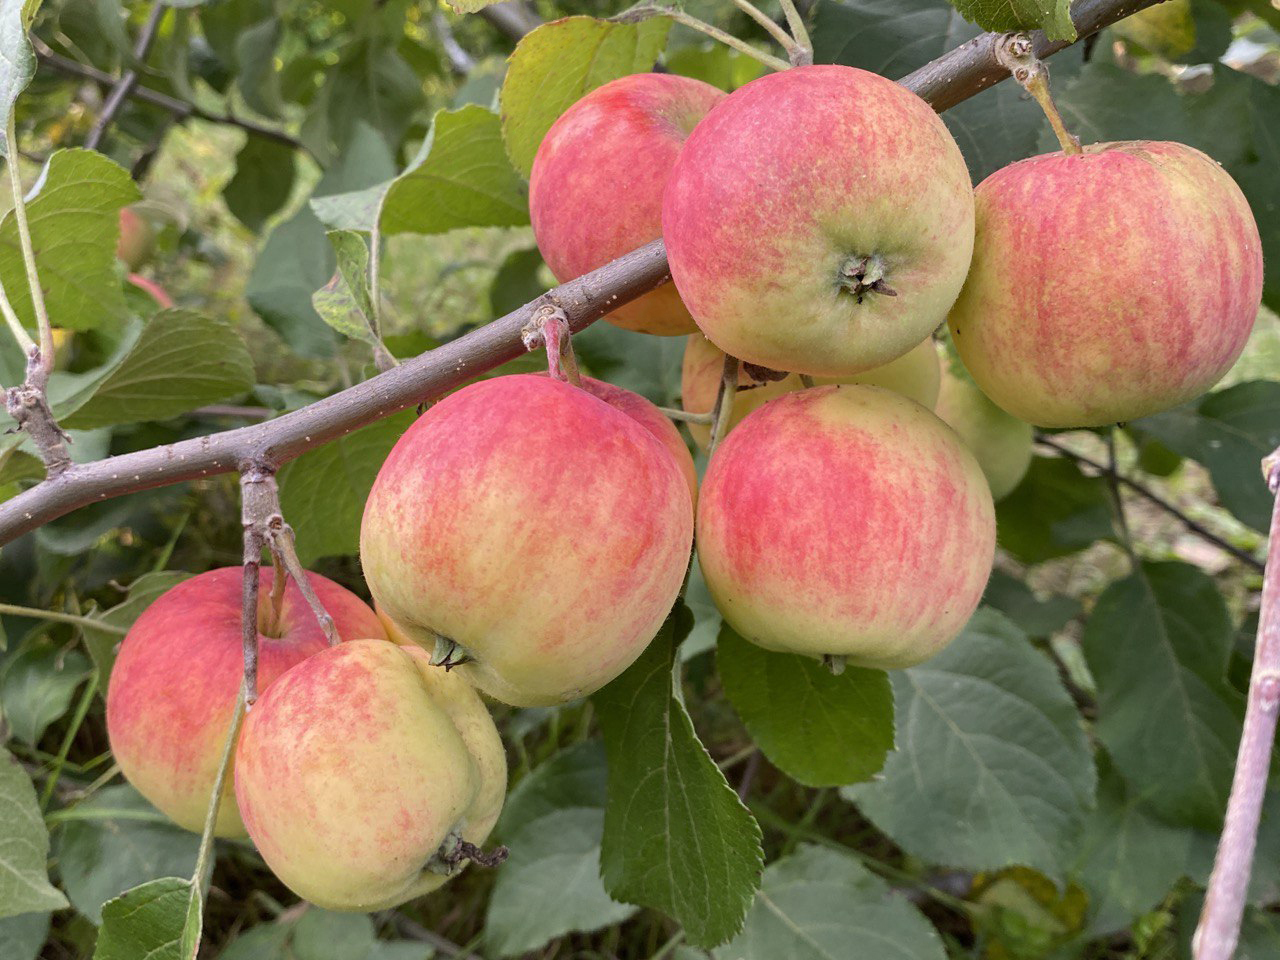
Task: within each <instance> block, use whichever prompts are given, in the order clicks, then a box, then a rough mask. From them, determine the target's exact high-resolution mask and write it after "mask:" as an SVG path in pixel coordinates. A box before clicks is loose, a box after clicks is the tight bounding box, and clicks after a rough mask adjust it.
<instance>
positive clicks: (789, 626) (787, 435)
mask: <svg viewBox="0 0 1280 960" xmlns="http://www.w3.org/2000/svg"><path fill="white" fill-rule="evenodd" d="M995 539H996V530H995V509H994V507H993V506H992V502H991V491H990V490H988V489H987V482H986V479H985V478H984V477H983V475H982V469H981V468H980V467H979V466H978V464H977V461H975V460H974V458H973V455H972V454H971V453H970V452H969V451H968V450H966V449H965V447H964V444H962V443H961V442H960V439H959V438H958V437H957V436H956V435H955V432H954V431H952V430H951V429H950V428H949V427H947V425H946V424H944V423H943V422H942V421H941V420H939V419H938V418H937V417H936V416H934V415H933V414H932V413H930V412H929V411H928V410H926V409H925V408H924V407H922V406H920V405H919V404H918V403H914V402H912V401H910V400H907V399H906V398H905V397H901V396H899V395H898V394H896V393H893V392H892V391H889V390H885V389H884V388H882V387H872V386H865V385H857V386H826V387H815V388H814V389H812V390H802V391H800V392H798V393H789V394H786V395H784V396H781V397H778V398H777V399H776V400H774V401H773V402H772V403H768V404H766V405H765V406H763V407H761V408H760V409H758V410H756V411H755V412H754V413H751V414H749V415H748V416H747V417H746V418H745V419H744V420H743V421H742V423H740V424H738V427H737V429H736V430H734V431H733V432H732V433H730V434H729V435H728V437H726V438H725V441H724V443H723V444H722V445H721V446H720V447H719V448H718V449H717V450H716V453H715V454H714V455H713V456H712V458H711V463H710V465H709V466H708V468H707V472H706V474H705V476H704V477H703V483H702V491H701V493H700V495H699V498H698V560H699V563H700V564H701V565H702V573H703V576H704V577H705V579H706V582H707V587H708V589H709V590H710V591H711V596H712V598H713V599H714V600H715V603H716V606H717V607H718V608H719V609H720V612H721V614H723V615H724V618H725V620H726V621H727V622H728V623H729V625H730V626H732V627H733V628H734V629H735V630H736V631H738V633H740V634H741V635H742V636H743V637H744V638H746V639H747V640H750V641H752V642H754V643H756V644H758V645H760V646H762V647H765V648H767V649H770V650H777V651H782V652H785V653H798V654H805V655H808V656H815V657H827V656H831V657H844V658H846V659H847V661H848V662H849V663H850V664H853V665H855V666H862V667H877V668H892V667H909V666H912V665H913V664H917V663H920V662H922V661H924V660H927V659H928V658H929V657H931V656H933V655H934V654H936V653H938V652H939V651H940V650H941V649H942V648H943V647H945V646H946V645H947V644H948V643H949V642H950V641H951V640H952V638H953V637H955V635H956V634H957V633H959V631H960V630H961V628H962V627H963V626H964V625H965V623H966V622H967V621H968V619H969V617H970V616H971V615H972V613H973V611H974V610H975V609H976V607H977V605H978V601H979V600H980V599H981V597H982V591H983V588H984V587H985V585H986V582H987V577H988V575H989V574H990V572H991V564H992V560H993V557H994V552H995Z"/></svg>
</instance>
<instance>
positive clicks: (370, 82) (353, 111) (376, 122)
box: [302, 4, 424, 186]
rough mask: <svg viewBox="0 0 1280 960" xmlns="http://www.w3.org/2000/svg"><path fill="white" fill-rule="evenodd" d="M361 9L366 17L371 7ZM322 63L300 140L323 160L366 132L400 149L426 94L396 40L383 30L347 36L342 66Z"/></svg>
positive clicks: (341, 54) (340, 57)
mask: <svg viewBox="0 0 1280 960" xmlns="http://www.w3.org/2000/svg"><path fill="white" fill-rule="evenodd" d="M357 9H359V10H360V12H361V13H362V14H363V13H364V12H365V11H367V10H368V9H369V7H368V5H367V4H364V5H361V6H359V7H358V8H357ZM400 29H403V27H401V28H400ZM321 64H323V65H321ZM321 64H317V68H318V69H319V70H320V71H321V73H322V75H323V77H324V85H323V86H322V87H321V89H320V92H319V94H317V95H316V96H315V98H314V99H313V100H312V101H311V104H310V109H309V112H308V114H307V118H306V121H305V122H304V124H303V129H302V140H303V142H304V143H306V144H307V145H308V146H309V147H310V148H311V150H312V152H313V153H315V154H317V155H319V156H331V155H332V154H333V153H334V152H335V151H337V152H340V153H341V152H345V151H346V150H348V149H349V147H350V146H351V144H352V142H353V141H354V140H355V139H357V138H359V137H362V136H364V135H365V131H368V130H372V131H373V132H374V133H375V134H376V136H377V137H378V139H379V140H380V141H381V142H382V144H383V145H384V147H385V146H387V145H392V146H396V145H399V144H400V142H401V141H402V140H403V139H404V137H405V132H406V131H407V129H408V127H409V125H410V123H411V122H412V120H413V119H414V117H415V115H416V114H417V112H418V111H419V110H420V109H421V107H422V106H423V100H424V90H423V84H422V81H421V80H420V79H419V78H418V75H417V74H416V73H415V72H414V70H413V67H411V66H410V65H409V64H408V62H407V61H406V60H405V58H404V57H403V56H402V55H401V54H400V52H399V50H397V44H396V42H395V40H394V38H393V37H392V36H390V35H388V34H387V33H384V32H383V31H380V30H366V31H362V33H361V34H360V35H356V36H352V35H351V34H348V35H347V42H345V43H343V44H341V46H340V47H339V48H338V62H337V63H336V64H330V63H329V62H327V61H322V62H321ZM389 176H390V174H388V175H387V176H384V177H379V178H378V179H380V180H385V179H387V178H388V177H389ZM366 185H367V184H361V186H366Z"/></svg>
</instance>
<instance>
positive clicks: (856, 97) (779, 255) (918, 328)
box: [662, 65, 973, 377]
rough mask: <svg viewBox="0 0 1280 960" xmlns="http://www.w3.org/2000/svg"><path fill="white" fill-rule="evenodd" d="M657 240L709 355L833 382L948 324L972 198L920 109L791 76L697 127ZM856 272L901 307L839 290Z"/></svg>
mask: <svg viewBox="0 0 1280 960" xmlns="http://www.w3.org/2000/svg"><path fill="white" fill-rule="evenodd" d="M662 235H663V238H664V239H665V240H666V246H667V258H668V261H669V263H670V265H671V275H672V277H673V279H674V280H675V285H676V287H677V289H678V290H679V291H680V296H681V297H682V298H683V299H684V302H685V304H686V305H687V306H688V308H689V312H690V313H691V314H693V317H694V319H695V320H696V321H697V323H698V327H699V328H700V329H701V330H702V332H703V334H705V335H706V337H707V339H709V340H710V341H711V342H712V343H714V344H715V345H716V346H718V347H719V348H720V349H721V350H724V351H725V352H726V353H729V354H731V355H733V356H735V357H738V358H740V359H742V360H745V361H748V362H750V363H754V364H758V365H760V366H763V367H768V368H770V369H773V370H789V371H792V372H794V373H808V374H814V375H817V376H828V377H842V376H847V375H849V374H854V373H860V372H862V371H863V370H869V369H871V368H872V367H878V366H881V365H883V364H885V363H888V362H889V361H890V360H893V359H895V358H896V357H900V356H902V355H903V354H904V353H906V352H907V351H908V350H910V349H911V348H912V347H914V346H915V345H916V344H918V343H921V342H923V341H924V340H925V339H927V338H928V337H929V335H930V334H932V333H933V331H934V330H935V329H936V328H937V327H938V326H939V325H941V323H942V322H943V320H944V319H945V318H946V315H947V311H948V310H949V309H950V307H951V304H952V303H953V302H954V301H955V298H956V295H957V294H958V293H959V292H960V287H961V285H962V284H963V283H964V276H965V272H966V271H967V270H968V267H969V258H970V255H971V253H972V242H973V187H972V184H971V182H970V178H969V172H968V170H967V169H966V167H965V163H964V158H963V157H962V156H961V154H960V149H959V147H957V146H956V143H955V140H953V139H952V137H951V134H950V133H949V132H948V131H947V128H946V127H945V126H944V125H943V123H942V121H941V120H940V119H938V116H937V115H936V114H935V113H934V112H933V110H932V109H931V108H930V107H929V105H928V104H927V103H925V102H924V101H923V100H921V99H920V98H919V97H917V96H916V95H915V94H913V93H911V92H910V91H908V90H906V89H905V88H903V87H901V86H899V85H898V84H896V83H893V82H892V81H890V80H886V79H885V78H883V77H879V76H876V75H875V74H872V73H868V72H866V71H864V70H857V69H854V68H852V67H843V66H834V65H822V66H807V67H795V68H793V69H791V70H785V71H783V72H781V73H774V74H769V75H767V76H764V77H761V78H760V79H759V80H753V81H752V82H751V83H748V84H746V85H745V86H743V87H741V88H739V89H738V90H736V91H734V92H733V93H731V94H730V95H729V96H728V98H727V99H725V100H724V102H722V103H720V104H719V105H718V106H716V107H715V108H714V109H712V111H711V112H710V113H709V114H707V116H706V117H705V118H704V119H703V121H702V122H701V123H700V124H698V127H697V129H695V130H694V132H693V133H692V134H691V135H690V137H689V139H688V141H687V142H686V143H685V147H684V149H683V150H682V151H681V152H680V155H679V157H678V158H677V160H676V164H675V168H674V169H673V170H672V171H671V178H670V180H668V182H667V189H666V193H665V195H664V197H663V203H662ZM866 257H870V258H873V260H874V262H875V263H877V264H878V265H879V267H881V268H882V269H883V280H884V282H885V283H886V284H887V285H888V286H889V288H891V289H892V290H893V291H896V293H897V296H889V295H886V294H885V293H881V292H878V291H876V290H866V291H864V292H863V293H862V294H861V295H860V296H859V295H857V294H855V293H853V292H851V291H850V290H848V289H845V288H844V287H842V285H841V278H842V275H843V271H844V270H845V269H846V268H850V269H851V268H852V267H851V265H852V264H853V263H854V262H861V260H862V259H863V258H866ZM868 279H870V277H869V278H868ZM859 299H861V302H859Z"/></svg>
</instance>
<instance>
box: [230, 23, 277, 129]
mask: <svg viewBox="0 0 1280 960" xmlns="http://www.w3.org/2000/svg"><path fill="white" fill-rule="evenodd" d="M283 33H284V23H283V21H281V19H280V18H279V17H268V18H267V19H265V20H263V21H261V22H259V23H256V24H254V25H253V26H251V27H248V28H246V29H245V30H243V31H242V32H241V33H240V35H239V36H238V37H237V38H236V44H235V58H236V66H237V67H238V68H239V69H238V70H237V71H236V73H237V76H236V86H237V87H239V88H240V93H241V94H242V95H243V96H244V102H245V103H247V104H248V105H249V106H250V107H252V108H253V109H254V110H255V111H256V112H257V113H260V114H262V115H263V116H264V117H270V118H273V119H275V118H278V117H279V116H280V114H281V112H282V110H283V108H284V102H283V100H282V98H281V96H280V74H279V72H278V71H277V70H276V69H275V59H276V48H277V47H278V46H279V45H280V39H281V35H282V34H283Z"/></svg>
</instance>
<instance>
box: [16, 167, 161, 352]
mask: <svg viewBox="0 0 1280 960" xmlns="http://www.w3.org/2000/svg"><path fill="white" fill-rule="evenodd" d="M141 196H142V195H141V193H139V191H138V186H137V184H135V183H134V182H133V180H132V179H130V177H129V173H128V171H126V170H125V169H124V168H123V167H121V166H119V165H118V164H116V163H113V162H112V161H110V160H108V159H107V158H106V157H104V156H103V155H102V154H100V153H95V152H94V151H92V150H59V151H58V152H56V153H55V154H54V155H53V156H52V157H50V158H49V162H48V163H47V164H46V165H45V167H44V170H43V171H42V172H41V174H40V179H39V180H38V181H37V182H36V185H35V187H34V188H33V189H32V191H31V193H30V194H29V195H28V202H27V219H28V221H29V224H30V227H31V244H32V247H33V248H34V249H35V251H36V267H37V269H38V271H39V273H40V285H41V287H42V288H43V290H44V299H45V306H46V307H48V310H49V317H50V319H51V320H52V322H53V323H54V324H56V325H58V326H60V327H67V328H69V329H71V330H89V329H92V328H95V327H102V326H112V325H115V324H118V323H121V322H122V321H123V320H124V319H125V317H126V316H127V315H128V311H127V310H126V308H125V302H124V293H123V291H122V290H121V287H120V278H119V275H118V274H117V273H116V256H115V248H116V240H117V238H118V237H119V232H120V219H119V217H120V208H121V207H124V206H127V205H129V204H130V203H133V202H134V201H135V200H138V199H139V198H140V197H141ZM0 283H3V285H4V289H5V290H6V291H8V294H9V300H10V302H11V303H12V304H13V308H14V310H16V311H17V313H18V316H19V317H21V318H22V321H23V323H25V324H27V325H28V326H31V327H34V326H35V313H34V311H33V308H32V306H31V290H30V288H29V287H28V285H27V273H26V267H25V265H24V264H23V260H22V247H21V245H20V244H19V242H18V224H17V220H16V219H15V218H14V215H13V213H12V211H10V212H9V213H6V214H5V216H4V220H3V221H0Z"/></svg>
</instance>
